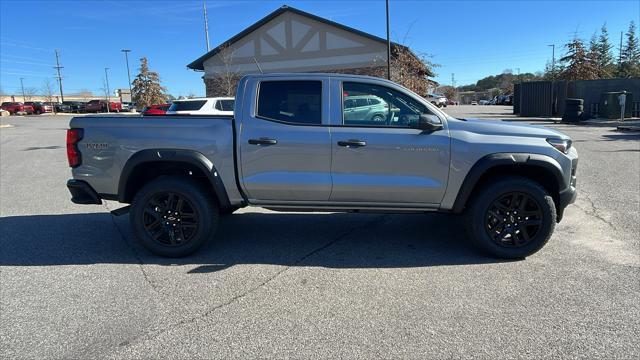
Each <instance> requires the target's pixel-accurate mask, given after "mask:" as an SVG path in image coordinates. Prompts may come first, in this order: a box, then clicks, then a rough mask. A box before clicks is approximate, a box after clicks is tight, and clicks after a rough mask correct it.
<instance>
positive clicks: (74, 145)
mask: <svg viewBox="0 0 640 360" xmlns="http://www.w3.org/2000/svg"><path fill="white" fill-rule="evenodd" d="M82 135H83V131H82V129H68V130H67V160H69V166H70V167H72V168H73V167H78V166H80V164H82V155H81V154H80V150H78V142H79V141H80V140H82Z"/></svg>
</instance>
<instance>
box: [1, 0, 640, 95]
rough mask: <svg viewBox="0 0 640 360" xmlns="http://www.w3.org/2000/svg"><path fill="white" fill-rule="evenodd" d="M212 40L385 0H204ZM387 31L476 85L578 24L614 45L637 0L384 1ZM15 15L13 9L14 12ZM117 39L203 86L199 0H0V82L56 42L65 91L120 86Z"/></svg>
mask: <svg viewBox="0 0 640 360" xmlns="http://www.w3.org/2000/svg"><path fill="white" fill-rule="evenodd" d="M206 4H207V8H208V12H209V27H210V30H209V31H210V38H211V41H210V42H211V46H212V47H214V46H216V45H218V44H219V43H221V42H222V41H224V40H226V39H228V38H230V37H231V36H233V35H235V34H236V33H238V32H240V31H242V30H243V29H244V28H246V27H248V26H249V25H251V24H252V23H254V22H255V21H257V20H259V19H260V18H262V17H264V16H265V15H267V14H268V13H270V12H271V11H273V10H275V9H277V8H278V7H280V6H281V5H283V4H287V5H290V6H293V7H296V8H299V9H301V10H304V11H307V12H311V13H314V14H316V15H318V16H321V17H325V18H328V19H331V20H333V21H336V22H339V23H343V24H345V25H348V26H351V27H354V28H356V29H359V30H362V31H366V32H369V33H371V34H374V35H377V36H380V37H385V36H386V35H385V6H384V1H382V0H380V1H375V0H368V1H365V0H363V1H347V0H344V1H320V0H317V1H311V0H307V1H296V0H289V1H285V0H279V1H240V0H238V1H213V0H208V1H206ZM390 4H391V5H390V8H391V10H390V13H391V34H392V35H391V38H392V40H394V41H403V40H404V43H405V44H406V45H409V46H411V47H412V48H413V49H414V50H415V51H417V52H424V53H429V54H431V55H433V61H434V62H436V63H438V64H442V67H440V68H438V69H436V72H437V73H438V77H437V78H436V80H437V81H439V82H440V83H442V84H450V83H451V73H455V78H456V83H457V84H458V85H462V84H469V83H475V81H477V80H478V79H480V78H483V77H485V76H487V75H492V74H497V73H501V72H502V71H503V70H505V69H513V71H514V72H516V68H520V72H523V73H524V72H535V71H538V70H542V69H543V68H544V65H545V63H546V62H547V61H549V60H550V59H551V49H550V48H549V47H547V45H548V44H556V45H557V47H556V57H559V56H560V54H561V53H562V44H564V43H566V42H567V40H569V39H570V38H571V37H572V36H573V34H574V33H576V32H577V33H578V35H579V36H581V37H583V38H585V39H588V38H590V37H591V35H592V34H593V33H594V32H595V31H598V30H599V29H600V26H602V24H604V23H606V24H607V27H608V29H609V33H610V35H611V38H612V39H611V40H612V42H613V43H614V44H615V45H616V49H615V52H614V54H615V55H616V56H617V51H618V50H617V47H618V42H619V37H620V31H625V32H626V30H627V27H628V24H629V22H630V21H632V20H634V21H636V23H638V22H640V0H631V1H402V0H391V2H390ZM25 13H26V14H28V18H27V17H25V15H24V14H25ZM16 14H19V16H15V15H16ZM123 48H129V49H132V52H131V53H130V59H129V60H130V64H131V67H132V77H133V76H134V75H135V73H136V71H137V68H138V66H139V62H138V59H139V58H140V57H142V56H146V57H148V58H149V63H150V66H151V68H152V69H153V70H155V71H158V72H159V73H160V76H161V78H162V81H163V85H164V86H166V87H167V89H168V91H169V93H171V94H173V95H175V96H178V95H188V94H190V93H191V94H195V95H204V85H203V83H202V80H201V76H202V74H201V73H196V72H193V71H191V70H187V69H186V65H187V64H188V63H189V62H191V61H192V60H194V59H196V58H198V57H199V56H200V55H202V54H203V53H204V52H205V43H204V33H203V17H202V1H150V0H149V1H124V0H112V1H90V0H89V1H79V0H78V1H55V0H50V1H30V0H23V1H13V0H0V87H1V88H2V90H3V91H4V92H9V93H19V92H20V78H21V77H22V78H24V83H25V87H34V88H38V89H40V88H42V84H43V82H44V81H45V79H46V78H50V79H51V80H54V76H55V75H54V72H55V71H54V69H53V68H52V66H54V63H55V56H54V49H59V50H60V54H61V65H62V66H64V69H63V70H62V71H63V77H64V80H63V82H64V89H65V92H66V93H73V92H77V91H80V90H82V89H89V90H91V91H93V92H94V93H96V94H100V93H101V88H102V87H103V80H102V79H103V77H104V68H105V67H108V68H110V70H109V80H110V81H109V82H110V85H111V86H110V87H111V88H112V89H113V88H125V87H127V75H126V67H125V61H124V56H123V54H122V53H121V52H120V50H121V49H123Z"/></svg>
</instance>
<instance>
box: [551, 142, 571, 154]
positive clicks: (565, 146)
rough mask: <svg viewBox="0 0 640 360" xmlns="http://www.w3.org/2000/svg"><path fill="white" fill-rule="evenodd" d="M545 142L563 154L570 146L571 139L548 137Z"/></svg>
mask: <svg viewBox="0 0 640 360" xmlns="http://www.w3.org/2000/svg"><path fill="white" fill-rule="evenodd" d="M547 142H548V143H549V145H551V146H553V147H554V148H556V149H557V150H558V151H560V152H561V153H563V154H566V153H568V152H569V149H570V148H571V140H569V139H559V138H549V139H547Z"/></svg>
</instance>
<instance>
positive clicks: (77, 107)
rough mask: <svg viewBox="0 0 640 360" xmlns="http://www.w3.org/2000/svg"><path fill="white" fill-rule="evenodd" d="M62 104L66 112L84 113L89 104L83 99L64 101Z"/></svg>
mask: <svg viewBox="0 0 640 360" xmlns="http://www.w3.org/2000/svg"><path fill="white" fill-rule="evenodd" d="M62 105H63V107H64V112H73V113H82V112H84V110H85V107H86V106H87V104H86V103H84V102H82V101H63V102H62Z"/></svg>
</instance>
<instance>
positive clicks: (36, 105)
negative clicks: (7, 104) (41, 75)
mask: <svg viewBox="0 0 640 360" xmlns="http://www.w3.org/2000/svg"><path fill="white" fill-rule="evenodd" d="M24 104H25V105H31V106H32V107H33V112H34V114H44V113H48V112H53V106H51V105H50V104H48V103H43V102H40V101H26V102H25V103H24Z"/></svg>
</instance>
